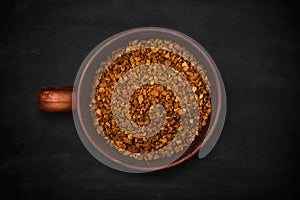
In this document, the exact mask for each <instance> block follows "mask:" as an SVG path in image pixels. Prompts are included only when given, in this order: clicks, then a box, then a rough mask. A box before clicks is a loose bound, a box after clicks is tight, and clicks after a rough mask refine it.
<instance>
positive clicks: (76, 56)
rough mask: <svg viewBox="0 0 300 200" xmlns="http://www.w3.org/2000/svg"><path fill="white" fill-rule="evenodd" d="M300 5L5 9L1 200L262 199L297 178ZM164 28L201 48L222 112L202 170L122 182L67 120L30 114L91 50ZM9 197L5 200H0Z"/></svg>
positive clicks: (185, 167)
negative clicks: (217, 79)
mask: <svg viewBox="0 0 300 200" xmlns="http://www.w3.org/2000/svg"><path fill="white" fill-rule="evenodd" d="M296 8H297V5H296V4H289V3H284V1H269V2H267V1H214V0H213V1H209V0H206V1H178V0H173V1H148V0H140V1H121V0H113V1H96V0H95V1H78V0H63V1H51V2H50V1H38V0H36V1H34V0H31V1H22V0H21V1H19V0H18V1H10V2H9V1H8V2H2V1H1V10H2V11H1V21H2V23H3V25H2V26H1V52H0V55H1V65H0V70H1V77H0V80H1V91H0V94H1V99H0V101H1V102H0V107H1V139H0V141H1V160H0V161H1V163H0V170H1V171H0V177H1V187H0V190H1V196H0V198H1V199H10V198H13V197H16V196H18V197H21V198H25V199H117V198H119V199H129V198H132V199H135V198H143V199H166V198H167V197H170V198H176V199H177V198H178V199H180V198H188V199H215V198H225V199H244V198H245V199H246V198H250V199H263V198H267V197H283V196H291V195H293V194H294V193H295V191H294V189H295V186H296V183H297V180H298V178H299V172H298V171H299V170H298V169H297V167H296V160H297V156H298V155H299V154H298V153H299V150H298V148H297V147H296V144H297V143H298V142H297V140H296V135H297V134H299V131H297V125H298V124H299V117H298V108H299V107H298V105H297V104H299V102H298V100H297V97H298V94H299V92H300V89H299V88H300V84H299V80H298V79H299V74H300V73H299V72H300V70H299V57H298V55H297V53H299V44H298V35H299V32H298V30H297V29H296V25H297V24H296V17H297V16H296ZM143 26H161V27H166V28H171V29H175V30H177V31H181V32H183V33H185V34H187V35H189V36H191V37H192V38H194V39H195V40H196V41H198V42H199V43H200V44H201V45H203V46H204V47H205V48H206V50H207V51H208V52H209V53H210V55H211V56H212V57H213V59H214V60H215V62H216V64H217V65H218V67H219V70H220V72H221V74H222V76H223V79H224V83H225V87H226V92H227V98H228V112H227V118H226V123H225V127H224V130H223V133H222V135H221V138H220V140H219V141H218V143H217V145H216V146H215V148H214V149H213V151H212V152H211V153H210V154H209V155H208V156H207V157H206V158H204V159H202V160H199V159H198V158H197V157H194V158H192V159H190V160H189V161H188V162H186V163H184V164H182V165H180V166H178V167H175V168H172V169H169V170H165V171H159V172H153V173H147V174H128V173H123V172H118V171H115V170H113V169H110V168H108V167H106V166H104V165H102V164H101V163H99V162H98V161H96V160H95V159H94V158H93V157H92V156H91V155H90V154H89V153H88V152H87V151H86V149H85V148H84V146H83V145H82V143H81V141H80V139H79V137H78V136H77V133H76V130H75V126H74V124H73V119H72V114H71V113H64V114H47V113H42V112H40V111H38V110H37V108H36V102H35V95H36V93H37V91H38V89H39V88H40V87H44V86H52V85H72V84H73V81H74V79H75V76H76V72H77V70H78V68H79V66H80V64H81V62H82V61H83V59H84V58H85V56H86V55H87V54H88V53H89V51H90V50H91V49H92V48H94V46H96V45H97V44H98V43H100V42H101V41H103V40H104V39H106V38H108V37H110V36H112V35H114V34H116V33H119V32H121V31H124V30H127V29H131V28H137V27H143ZM2 197H5V198H2Z"/></svg>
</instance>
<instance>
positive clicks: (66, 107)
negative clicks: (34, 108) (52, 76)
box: [37, 86, 73, 112]
mask: <svg viewBox="0 0 300 200" xmlns="http://www.w3.org/2000/svg"><path fill="white" fill-rule="evenodd" d="M72 94H73V86H54V87H46V88H41V89H40V90H39V93H38V95H37V105H38V108H39V110H41V111H43V112H71V111H72Z"/></svg>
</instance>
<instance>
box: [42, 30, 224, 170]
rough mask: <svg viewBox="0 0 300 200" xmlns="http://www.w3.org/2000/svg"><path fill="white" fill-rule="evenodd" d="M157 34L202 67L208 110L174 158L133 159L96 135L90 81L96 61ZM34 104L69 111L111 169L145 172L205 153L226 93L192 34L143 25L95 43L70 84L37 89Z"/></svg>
mask: <svg viewBox="0 0 300 200" xmlns="http://www.w3.org/2000/svg"><path fill="white" fill-rule="evenodd" d="M153 38H159V39H162V40H170V41H173V42H176V43H178V44H180V45H181V46H183V47H185V48H186V49H187V50H188V51H189V52H190V53H191V54H192V55H193V56H194V57H195V58H196V59H197V60H198V61H199V62H200V63H201V64H202V65H203V67H204V69H205V70H206V75H207V77H208V80H209V83H210V95H211V105H212V112H211V116H210V122H209V125H208V126H206V129H205V132H206V133H205V134H202V135H203V136H202V137H197V138H196V140H195V141H193V143H192V144H191V145H190V146H189V147H188V149H187V150H186V151H185V152H184V153H183V154H182V155H181V156H180V157H178V158H177V159H175V160H172V159H168V158H164V159H158V160H156V161H135V160H133V159H129V158H128V157H126V156H123V155H122V154H120V153H119V152H117V151H116V149H114V148H112V147H111V145H108V144H107V142H106V140H104V139H103V137H100V136H99V135H98V134H97V133H96V131H95V127H94V125H93V120H92V119H91V112H90V108H89V104H90V100H91V99H90V94H91V92H92V87H91V82H92V81H93V79H94V76H95V71H96V70H97V69H98V68H99V63H100V62H101V61H103V60H105V59H106V58H107V56H109V55H111V54H112V52H113V51H114V50H115V49H118V48H120V47H122V46H124V45H126V44H127V43H128V42H130V41H133V40H136V39H138V40H147V39H153ZM37 104H38V108H39V109H40V110H41V111H44V112H71V111H73V118H74V122H75V126H76V129H77V132H78V135H79V137H80V139H81V141H82V142H83V144H84V146H85V147H86V148H87V150H88V151H89V152H90V153H91V154H92V155H93V156H94V157H95V158H96V159H98V160H99V161H100V162H102V163H103V164H105V165H107V166H109V167H112V168H114V169H117V170H120V171H125V172H134V173H136V172H138V173H140V172H149V171H155V170H160V169H166V168H170V167H174V166H176V165H178V164H180V163H182V162H184V161H186V160H188V159H189V158H191V157H192V156H194V155H196V154H197V153H198V152H199V153H198V156H199V158H203V157H205V156H206V155H207V154H208V153H209V152H210V151H211V149H212V148H213V147H214V145H215V144H216V142H217V140H218V138H219V136H220V134H221V131H222V128H223V125H224V121H225V116H226V94H225V88H224V84H223V81H222V78H221V75H220V73H219V71H218V69H217V66H216V65H215V63H214V61H213V60H212V58H211V57H210V56H209V54H208V53H207V52H206V51H205V49H204V48H203V47H202V46H201V45H199V44H198V43H197V42H196V41H195V40H193V39H192V38H190V37H188V36H186V35H184V34H182V33H180V32H177V31H174V30H170V29H165V28H157V27H145V28H137V29H132V30H128V31H125V32H122V33H119V34H117V35H114V36H112V37H110V38H108V39H107V40H105V41H103V42H102V43H100V44H99V45H98V46H96V47H95V48H94V49H93V50H92V51H91V52H90V53H89V54H88V56H87V57H86V58H85V60H84V61H83V63H82V65H81V67H80V68H79V71H78V73H77V77H76V80H75V83H74V86H56V87H47V88H43V89H40V91H39V94H38V98H37Z"/></svg>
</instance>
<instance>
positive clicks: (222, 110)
mask: <svg viewBox="0 0 300 200" xmlns="http://www.w3.org/2000/svg"><path fill="white" fill-rule="evenodd" d="M144 31H156V32H162V33H166V34H171V35H173V36H175V37H176V38H179V39H181V40H184V41H186V42H188V43H189V44H190V45H192V46H193V47H194V48H195V49H197V51H198V52H199V53H200V54H202V55H203V56H204V57H205V59H206V60H207V62H208V65H209V68H210V70H211V73H212V76H213V79H214V80H215V82H216V90H217V91H216V94H217V101H216V102H217V105H216V106H217V109H216V110H212V112H216V115H215V117H214V118H211V120H210V123H209V125H208V126H209V129H208V130H207V133H206V136H205V138H204V140H203V141H202V143H201V144H200V145H198V146H197V147H196V148H194V149H193V150H192V151H191V152H190V153H188V154H186V155H184V156H181V157H180V158H179V159H177V160H175V161H174V162H173V163H171V164H169V165H167V166H164V167H147V168H143V167H138V166H134V165H129V164H127V163H124V162H120V161H119V160H117V159H115V158H114V157H112V156H110V155H107V154H106V152H104V151H103V150H102V149H101V148H100V147H99V146H98V145H96V144H95V142H94V141H93V140H92V139H91V137H90V136H89V134H88V131H87V129H86V127H85V124H84V123H83V116H82V112H81V110H82V108H81V104H80V102H79V100H80V94H81V93H82V92H81V89H82V87H81V85H82V82H83V77H84V75H85V74H86V72H87V71H88V69H89V65H90V64H91V62H92V60H93V59H94V58H95V57H96V56H97V55H98V54H99V53H100V52H101V51H102V49H104V48H105V47H106V46H108V45H110V44H111V43H113V42H114V41H116V40H118V39H120V38H121V37H126V36H127V35H130V34H138V33H140V32H144ZM76 82H77V83H78V84H77V86H76V85H75V86H76V90H75V91H76V92H74V95H73V98H72V99H73V100H72V101H73V103H74V104H75V107H76V112H73V118H74V121H75V126H76V129H77V133H78V135H79V137H80V139H81V141H82V143H83V144H84V146H85V147H86V149H87V150H88V151H89V152H90V153H91V154H92V155H93V156H94V157H95V158H96V159H97V160H98V161H100V160H99V159H98V158H97V155H96V154H97V153H96V152H98V153H100V154H102V155H104V156H105V157H106V158H108V159H109V160H110V161H112V162H114V163H117V164H120V165H122V166H124V167H126V168H129V169H133V170H137V171H140V172H147V171H156V170H160V169H168V168H171V167H175V166H177V165H179V164H181V163H183V162H185V161H187V160H188V159H190V158H191V157H193V156H195V155H196V154H197V153H198V152H199V151H200V150H201V149H202V148H204V147H205V145H206V144H207V143H208V141H209V140H210V139H211V138H212V136H213V135H214V134H215V132H218V133H217V135H216V137H215V138H216V140H218V138H219V135H220V133H221V132H220V130H219V131H218V129H220V128H221V130H222V127H223V124H224V120H225V115H226V94H225V87H224V83H223V81H222V78H221V75H220V72H219V71H218V68H217V66H216V64H215V63H214V61H213V60H212V58H211V57H210V55H209V54H208V52H207V51H206V50H205V49H204V48H203V47H202V46H201V45H200V44H199V43H198V42H196V41H195V40H194V39H192V38H191V37H189V36H187V35H185V34H183V33H181V32H178V31H175V30H171V29H166V28H161V27H142V28H135V29H130V30H127V31H123V32H120V33H118V34H116V35H113V36H111V37H109V38H107V39H106V40H104V41H103V42H101V43H100V44H98V45H97V46H96V47H95V48H94V49H93V50H92V51H91V52H90V53H89V54H88V55H87V56H86V58H85V59H84V61H83V62H82V64H81V66H80V68H79V70H78V72H77V76H76V79H75V83H76ZM76 122H77V123H76ZM79 125H80V127H79ZM79 130H80V131H79ZM81 130H82V131H81ZM82 133H83V134H84V135H83V134H82ZM91 145H92V146H93V147H94V148H95V149H96V152H95V151H94V149H91ZM213 146H214V145H213ZM211 149H212V147H211ZM211 149H210V150H211ZM210 150H209V151H210ZM100 162H101V161H100Z"/></svg>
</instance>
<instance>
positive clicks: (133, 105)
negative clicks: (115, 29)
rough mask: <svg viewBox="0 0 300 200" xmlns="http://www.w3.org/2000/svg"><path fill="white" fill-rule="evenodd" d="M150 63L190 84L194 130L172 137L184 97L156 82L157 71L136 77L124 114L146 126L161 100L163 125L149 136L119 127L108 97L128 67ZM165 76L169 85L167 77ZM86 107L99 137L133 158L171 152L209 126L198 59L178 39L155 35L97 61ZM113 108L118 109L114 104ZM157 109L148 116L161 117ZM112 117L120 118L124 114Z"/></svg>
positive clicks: (206, 91)
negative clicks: (197, 108) (97, 68)
mask: <svg viewBox="0 0 300 200" xmlns="http://www.w3.org/2000/svg"><path fill="white" fill-rule="evenodd" d="M155 65H161V66H164V67H165V68H172V69H173V70H174V71H176V73H178V74H180V75H181V76H183V77H184V78H185V79H186V80H187V81H188V83H189V84H190V87H191V89H192V91H193V92H194V95H195V98H196V100H197V105H194V106H199V111H200V113H196V114H197V118H196V117H194V116H190V119H189V123H190V124H193V123H195V122H196V121H198V122H199V123H198V128H197V131H195V132H191V131H189V130H186V131H181V133H180V134H181V135H179V136H178V137H175V136H176V135H178V134H179V131H178V130H179V129H180V126H181V116H182V115H183V113H185V112H186V110H185V109H184V108H182V107H181V104H180V102H181V101H182V100H183V99H179V97H178V95H176V93H175V92H174V91H172V90H171V88H170V87H168V86H163V85H160V84H157V80H158V79H159V78H160V77H159V75H157V76H151V77H142V78H141V82H140V83H139V85H140V87H139V88H137V89H136V90H135V91H134V93H133V94H132V95H131V97H130V100H129V108H128V113H129V116H130V118H131V120H132V121H133V122H134V123H135V124H136V125H138V126H140V127H146V126H147V125H149V124H150V122H151V119H150V118H151V117H150V114H151V106H153V105H161V106H163V107H164V109H165V112H166V118H165V121H164V123H163V126H162V128H161V129H160V130H159V131H158V132H157V133H154V134H152V135H147V134H145V135H142V134H141V135H139V136H137V135H135V134H132V133H130V132H127V131H124V130H123V129H121V128H120V127H119V126H118V124H117V122H116V120H115V119H114V116H113V109H112V96H113V92H114V89H115V87H116V85H117V83H118V81H119V80H120V79H121V78H122V77H123V76H124V75H125V74H126V73H128V72H129V71H130V70H133V69H137V70H138V67H139V66H146V67H147V66H148V67H149V68H150V67H151V66H155ZM151 69H155V68H151ZM137 74H138V73H137ZM143 80H147V81H145V82H143ZM149 80H151V81H149ZM168 81H169V82H170V84H172V80H168ZM175 87H176V86H175ZM178 87H180V86H178ZM178 89H180V88H178ZM123 92H124V93H126V91H123ZM116 105H119V104H116ZM192 106H193V105H192ZM90 108H91V113H92V117H93V121H94V125H95V128H96V130H97V133H98V134H99V137H100V136H103V137H105V138H106V140H107V142H108V143H110V144H111V145H112V146H114V147H115V148H116V149H117V150H118V151H119V152H120V153H122V154H123V155H125V156H129V157H132V158H134V159H137V160H152V159H159V158H163V157H170V156H172V155H173V154H176V153H179V152H181V151H183V150H184V148H187V147H188V146H189V145H190V144H191V143H192V142H193V141H194V140H195V139H196V138H197V137H200V135H201V134H205V133H204V132H203V129H204V127H206V126H207V125H208V122H209V117H210V113H211V100H210V94H209V82H208V80H207V77H206V76H205V71H204V69H203V67H202V66H201V64H199V63H198V61H197V60H196V59H195V58H194V57H193V55H191V54H190V53H189V52H188V51H187V50H186V49H185V48H183V47H181V46H180V45H179V44H177V43H174V42H172V41H167V40H160V39H150V40H135V41H132V42H130V43H129V44H128V45H127V46H125V47H124V48H120V49H117V50H116V51H115V52H113V55H112V56H111V57H108V58H107V60H106V61H103V62H101V63H100V66H99V70H97V72H96V75H95V82H94V84H93V93H92V98H91V104H90ZM114 109H116V110H118V109H119V107H115V108H114ZM120 109H121V103H120ZM156 114H157V116H153V117H155V118H161V117H162V116H160V115H159V113H156ZM117 117H119V118H121V119H122V118H123V117H124V116H117ZM196 119H197V120H196ZM124 123H126V121H125V122H124ZM163 147H165V148H163Z"/></svg>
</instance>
